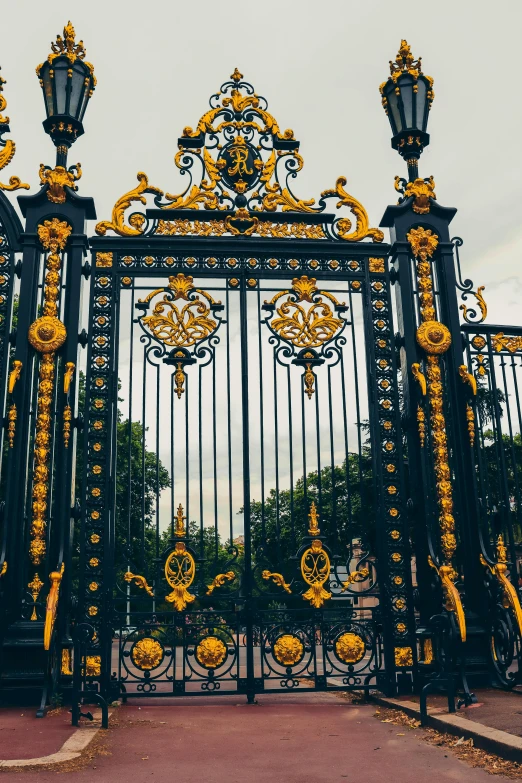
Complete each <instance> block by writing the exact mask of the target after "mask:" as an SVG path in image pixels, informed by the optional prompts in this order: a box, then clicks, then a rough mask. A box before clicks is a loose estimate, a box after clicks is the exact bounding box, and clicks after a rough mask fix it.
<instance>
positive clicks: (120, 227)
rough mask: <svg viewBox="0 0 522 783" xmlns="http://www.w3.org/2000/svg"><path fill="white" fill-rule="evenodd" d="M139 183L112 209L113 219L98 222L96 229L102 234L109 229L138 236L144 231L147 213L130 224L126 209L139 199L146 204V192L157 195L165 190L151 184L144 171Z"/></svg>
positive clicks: (138, 176)
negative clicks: (126, 220) (128, 224)
mask: <svg viewBox="0 0 522 783" xmlns="http://www.w3.org/2000/svg"><path fill="white" fill-rule="evenodd" d="M137 178H138V183H139V184H138V185H137V187H135V188H134V189H133V190H129V192H128V193H125V194H124V195H123V196H121V197H120V198H119V199H118V201H117V202H116V203H115V205H114V207H113V209H112V217H111V220H102V221H101V222H100V223H97V224H96V228H95V231H96V233H97V234H100V235H101V236H105V234H106V233H107V231H109V230H112V231H114V232H115V233H116V234H119V235H120V236H122V237H137V236H139V235H140V234H142V233H143V229H142V227H143V224H144V223H145V215H141V216H140V215H137V216H135V217H136V218H139V219H135V220H134V221H133V222H132V223H131V225H130V226H127V225H125V211H126V210H127V209H128V208H129V207H130V205H131V204H132V202H133V201H139V202H140V204H146V203H147V200H146V198H145V195H144V194H145V193H153V194H154V195H156V196H163V191H162V190H160V189H159V188H156V187H155V186H154V185H149V180H148V177H147V175H146V174H145V173H144V172H143V171H138V174H137Z"/></svg>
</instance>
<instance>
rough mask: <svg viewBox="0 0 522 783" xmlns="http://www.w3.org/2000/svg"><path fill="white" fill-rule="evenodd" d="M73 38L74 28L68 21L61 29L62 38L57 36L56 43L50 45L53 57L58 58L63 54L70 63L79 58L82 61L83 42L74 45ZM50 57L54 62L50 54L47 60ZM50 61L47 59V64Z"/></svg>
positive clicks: (84, 53)
mask: <svg viewBox="0 0 522 783" xmlns="http://www.w3.org/2000/svg"><path fill="white" fill-rule="evenodd" d="M75 38H76V33H75V31H74V27H73V26H72V24H71V21H70V20H69V21H68V22H67V24H66V25H65V27H64V28H63V38H62V36H61V35H57V36H56V43H51V49H52V50H53V54H54V57H59V56H60V55H61V54H65V55H66V56H67V57H68V58H69V60H70V61H71V62H74V61H75V60H76V58H77V57H79V58H80V60H83V59H84V58H85V55H86V51H85V47H84V45H83V41H80V42H79V43H76V42H75ZM51 57H52V60H54V57H53V55H52V54H50V55H49V58H51ZM52 60H51V59H49V62H52Z"/></svg>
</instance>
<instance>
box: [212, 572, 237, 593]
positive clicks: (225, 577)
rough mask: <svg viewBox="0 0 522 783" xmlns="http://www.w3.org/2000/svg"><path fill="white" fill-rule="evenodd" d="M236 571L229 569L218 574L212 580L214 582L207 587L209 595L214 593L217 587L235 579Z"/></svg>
mask: <svg viewBox="0 0 522 783" xmlns="http://www.w3.org/2000/svg"><path fill="white" fill-rule="evenodd" d="M235 576H236V574H235V571H227V572H226V573H224V574H217V576H215V577H214V579H213V580H212V584H211V585H208V587H207V595H212V593H213V592H214V590H215V589H216V587H223V585H224V584H226V582H232V581H233V579H235Z"/></svg>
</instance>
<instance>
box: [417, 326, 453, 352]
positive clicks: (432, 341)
mask: <svg viewBox="0 0 522 783" xmlns="http://www.w3.org/2000/svg"><path fill="white" fill-rule="evenodd" d="M417 342H418V343H419V345H420V347H421V348H423V349H424V350H425V351H426V353H429V354H438V353H446V351H447V350H448V348H449V347H450V345H451V334H450V331H449V329H448V327H447V326H445V325H444V324H441V323H440V321H424V322H423V323H421V325H420V326H419V328H418V329H417Z"/></svg>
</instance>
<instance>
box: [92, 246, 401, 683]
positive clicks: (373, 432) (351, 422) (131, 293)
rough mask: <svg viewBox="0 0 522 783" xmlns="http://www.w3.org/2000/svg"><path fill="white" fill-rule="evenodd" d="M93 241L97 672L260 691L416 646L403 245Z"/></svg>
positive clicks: (384, 662) (390, 663) (325, 678)
mask: <svg viewBox="0 0 522 783" xmlns="http://www.w3.org/2000/svg"><path fill="white" fill-rule="evenodd" d="M93 244H95V250H94V254H93V281H92V294H91V311H90V329H89V331H90V334H91V340H90V344H89V354H88V370H87V378H86V384H85V393H86V404H85V410H86V412H87V415H88V420H86V421H85V440H84V449H85V452H84V453H85V456H84V459H85V486H84V489H83V497H84V499H85V506H84V509H83V511H84V518H83V549H82V551H83V561H82V564H81V579H82V587H81V589H80V594H81V596H82V599H83V600H82V603H83V607H84V622H85V623H86V624H87V625H88V629H87V631H88V635H90V639H91V642H90V643H89V645H88V647H89V649H88V650H87V649H86V651H85V655H86V675H87V678H88V677H89V676H91V677H93V678H94V677H96V678H99V677H100V675H101V677H102V678H103V677H104V676H105V678H106V682H105V688H106V689H110V678H111V676H114V674H115V675H116V682H117V683H119V685H120V686H121V687H122V689H124V690H125V691H126V692H127V694H129V693H132V694H133V695H151V694H153V695H158V696H171V695H172V694H174V695H180V694H185V693H190V694H195V695H196V694H208V693H209V692H216V691H220V692H221V693H223V692H231V691H232V692H243V693H246V694H247V695H248V696H249V697H250V698H253V696H254V694H255V693H256V692H260V691H263V690H271V689H277V690H281V688H286V689H291V688H295V689H300V690H306V689H326V688H347V687H348V688H349V687H351V688H358V689H360V688H369V687H370V686H375V684H376V682H377V681H379V682H380V683H382V682H383V681H384V679H385V678H386V677H388V678H393V677H394V676H395V670H396V669H399V670H403V671H404V670H408V668H411V667H412V665H413V657H412V656H413V649H414V643H413V637H412V633H413V625H412V603H411V585H410V576H409V562H410V557H409V553H408V547H407V535H405V534H404V524H405V518H404V511H403V499H404V491H403V476H402V461H401V442H400V440H401V438H400V423H399V400H398V390H397V371H396V367H395V358H394V350H393V323H392V314H391V305H390V281H389V274H388V273H387V271H386V269H385V265H384V254H385V252H386V248H385V247H383V248H382V249H381V248H379V253H380V254H379V255H378V256H374V257H369V255H368V250H367V247H368V246H366V247H364V246H362V247H360V248H359V247H351V248H350V251H349V252H346V250H345V249H344V248H342V249H341V248H339V247H338V246H336V247H335V257H334V253H333V252H332V250H333V248H331V249H330V248H328V249H326V248H325V246H324V243H322V245H321V247H314V248H313V249H312V248H311V247H310V245H309V243H307V246H306V254H301V253H299V254H292V256H291V257H289V254H288V252H285V250H286V248H284V247H282V246H279V247H278V248H274V251H273V255H272V256H270V257H267V255H266V253H262V252H261V253H260V252H259V250H260V249H261V247H260V245H259V243H255V241H254V240H249V239H246V240H239V241H237V240H236V242H235V243H234V247H233V253H234V254H233V255H232V252H231V249H230V250H227V249H222V248H221V247H220V246H219V244H223V243H217V242H212V243H210V242H208V241H207V242H201V241H198V240H195V239H193V240H191V241H190V242H184V243H179V242H178V243H176V245H175V246H174V243H172V244H169V245H168V246H167V247H166V246H165V244H166V243H164V242H163V243H162V246H161V247H160V246H158V245H156V246H155V247H153V246H152V245H151V243H150V241H149V242H146V241H143V240H134V241H133V243H132V247H131V246H130V245H127V246H125V245H124V243H118V247H117V248H114V249H113V250H109V249H108V248H109V247H111V248H112V247H113V242H112V241H111V242H110V243H108V242H107V241H106V240H105V241H104V240H99V241H96V242H95V243H93ZM195 245H197V247H195ZM256 251H257V252H256ZM171 252H172V253H173V255H169V253H171ZM174 252H175V255H174ZM189 252H190V253H191V254H192V255H188V254H189ZM210 252H212V255H209V253H210ZM109 607H112V609H110V608H109ZM93 635H94V636H95V640H94V643H92V637H93Z"/></svg>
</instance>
